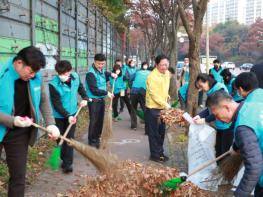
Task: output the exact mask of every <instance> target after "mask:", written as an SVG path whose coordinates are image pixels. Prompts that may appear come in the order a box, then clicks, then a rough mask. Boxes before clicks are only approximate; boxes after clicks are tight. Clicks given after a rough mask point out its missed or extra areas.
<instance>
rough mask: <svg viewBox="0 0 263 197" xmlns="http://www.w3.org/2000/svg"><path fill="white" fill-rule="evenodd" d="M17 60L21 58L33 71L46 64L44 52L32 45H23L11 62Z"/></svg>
mask: <svg viewBox="0 0 263 197" xmlns="http://www.w3.org/2000/svg"><path fill="white" fill-rule="evenodd" d="M17 60H22V61H23V62H24V63H25V64H26V65H27V66H30V67H31V69H32V70H33V71H34V72H37V71H39V70H40V69H41V68H45V66H46V58H45V56H44V54H43V53H42V52H41V51H40V50H39V49H38V48H36V47H34V46H29V47H25V48H23V49H22V50H20V51H19V52H18V53H17V55H16V57H15V58H14V60H13V62H15V61H17Z"/></svg>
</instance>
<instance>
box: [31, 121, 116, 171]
mask: <svg viewBox="0 0 263 197" xmlns="http://www.w3.org/2000/svg"><path fill="white" fill-rule="evenodd" d="M32 126H34V127H36V128H39V129H41V130H43V131H45V132H47V133H50V131H49V130H47V129H46V128H45V127H43V126H41V125H38V124H36V123H32ZM59 138H60V139H63V140H64V141H65V142H67V143H68V144H69V145H70V146H72V147H73V148H74V149H75V150H76V151H78V152H79V153H80V154H82V155H83V156H84V157H86V158H87V159H88V160H89V161H90V162H91V163H92V164H93V165H94V166H95V167H96V169H97V170H98V171H100V172H102V173H108V172H110V171H111V170H112V169H115V168H116V167H117V163H118V162H117V161H118V159H117V156H116V155H113V154H111V153H106V152H105V151H103V150H98V149H96V148H93V147H91V146H89V145H86V144H83V143H81V142H78V141H76V140H73V139H68V138H66V137H64V136H62V135H60V136H59Z"/></svg>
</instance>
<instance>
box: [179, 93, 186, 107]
mask: <svg viewBox="0 0 263 197" xmlns="http://www.w3.org/2000/svg"><path fill="white" fill-rule="evenodd" d="M178 99H179V102H180V109H181V110H185V108H186V102H185V101H184V99H183V97H182V96H181V94H180V93H178Z"/></svg>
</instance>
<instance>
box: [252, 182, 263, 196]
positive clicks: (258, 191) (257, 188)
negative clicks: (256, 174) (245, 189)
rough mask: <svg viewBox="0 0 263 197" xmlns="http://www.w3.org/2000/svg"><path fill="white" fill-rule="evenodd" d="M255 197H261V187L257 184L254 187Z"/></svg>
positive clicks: (262, 188) (262, 192) (262, 189)
mask: <svg viewBox="0 0 263 197" xmlns="http://www.w3.org/2000/svg"><path fill="white" fill-rule="evenodd" d="M254 196H255V197H262V196H263V187H261V186H260V185H259V184H257V185H256V188H255V191H254Z"/></svg>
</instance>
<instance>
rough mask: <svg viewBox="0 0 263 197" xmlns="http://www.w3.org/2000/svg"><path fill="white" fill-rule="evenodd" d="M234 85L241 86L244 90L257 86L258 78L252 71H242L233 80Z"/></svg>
mask: <svg viewBox="0 0 263 197" xmlns="http://www.w3.org/2000/svg"><path fill="white" fill-rule="evenodd" d="M235 87H236V88H242V89H243V90H245V91H246V92H248V91H251V90H254V89H256V88H258V79H257V76H256V75H255V73H253V72H243V73H241V74H239V75H238V76H237V78H236V80H235Z"/></svg>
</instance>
